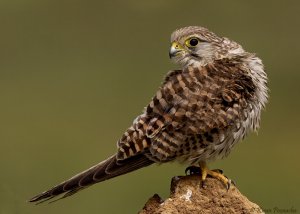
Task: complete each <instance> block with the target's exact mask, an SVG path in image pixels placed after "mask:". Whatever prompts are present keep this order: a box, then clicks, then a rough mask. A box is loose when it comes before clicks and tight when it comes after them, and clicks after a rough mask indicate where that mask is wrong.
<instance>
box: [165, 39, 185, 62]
mask: <svg viewBox="0 0 300 214" xmlns="http://www.w3.org/2000/svg"><path fill="white" fill-rule="evenodd" d="M183 50H184V49H183V47H182V46H181V45H180V44H179V43H178V42H173V43H172V44H171V47H170V51H169V57H170V58H173V57H175V56H176V55H177V54H178V53H179V52H181V51H183Z"/></svg>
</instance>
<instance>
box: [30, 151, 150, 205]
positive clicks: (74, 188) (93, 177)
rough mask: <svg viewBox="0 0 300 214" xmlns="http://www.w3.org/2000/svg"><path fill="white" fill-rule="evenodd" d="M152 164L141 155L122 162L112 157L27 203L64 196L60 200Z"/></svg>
mask: <svg viewBox="0 0 300 214" xmlns="http://www.w3.org/2000/svg"><path fill="white" fill-rule="evenodd" d="M153 163H154V162H153V161H151V160H149V159H148V158H147V157H146V156H145V155H143V154H139V155H136V156H133V157H131V158H128V159H126V160H123V161H117V160H116V156H115V155H113V156H111V157H110V158H108V159H106V160H104V161H102V162H101V163H98V164H97V165H95V166H93V167H91V168H89V169H87V170H85V171H83V172H81V173H79V174H77V175H75V176H73V177H72V178H70V179H68V180H66V181H64V182H62V183H61V184H59V185H57V186H55V187H53V188H51V189H49V190H47V191H45V192H42V193H40V194H38V195H36V196H34V197H33V198H31V199H30V200H29V202H38V203H42V202H45V201H48V200H50V199H52V198H54V197H56V196H59V195H61V194H64V195H63V196H62V197H61V198H59V199H62V198H65V197H68V196H71V195H73V194H74V193H76V192H78V191H79V190H82V189H84V188H86V187H88V186H91V185H92V184H95V183H98V182H102V181H105V180H107V179H110V178H113V177H116V176H119V175H123V174H126V173H128V172H132V171H134V170H137V169H140V168H142V167H145V166H149V165H151V164H153ZM59 199H57V200H59ZM55 201H56V200H55ZM52 202H53V201H52Z"/></svg>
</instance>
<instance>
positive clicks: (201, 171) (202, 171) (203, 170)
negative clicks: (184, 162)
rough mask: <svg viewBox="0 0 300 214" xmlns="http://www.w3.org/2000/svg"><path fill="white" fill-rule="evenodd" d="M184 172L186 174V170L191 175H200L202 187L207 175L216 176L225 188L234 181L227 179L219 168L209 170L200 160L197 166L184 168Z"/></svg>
mask: <svg viewBox="0 0 300 214" xmlns="http://www.w3.org/2000/svg"><path fill="white" fill-rule="evenodd" d="M185 172H186V174H187V172H189V174H191V175H193V174H197V175H200V176H201V186H202V187H204V183H205V180H206V177H207V176H209V177H212V178H216V179H218V180H219V181H221V182H222V183H223V184H224V185H225V186H226V189H227V190H228V189H229V188H230V185H231V184H234V182H233V181H232V180H231V179H229V178H227V177H226V176H225V175H223V171H222V170H220V169H214V170H210V169H208V167H207V165H206V163H205V162H200V163H199V167H197V166H189V167H188V168H186V170H185ZM234 185H235V184H234Z"/></svg>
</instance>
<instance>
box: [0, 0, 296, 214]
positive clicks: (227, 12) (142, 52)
mask: <svg viewBox="0 0 300 214" xmlns="http://www.w3.org/2000/svg"><path fill="white" fill-rule="evenodd" d="M187 25H201V26H205V27H207V28H209V29H211V30H213V31H214V32H216V33H217V34H219V35H223V36H227V37H229V38H231V39H233V40H236V41H237V42H239V43H241V44H242V45H243V47H244V48H245V49H246V50H248V51H250V52H256V53H257V54H258V56H259V57H261V58H262V59H263V62H264V64H265V67H266V70H267V73H268V76H269V80H270V81H269V86H270V88H271V99H270V102H269V104H268V106H267V110H266V111H265V112H264V113H263V118H262V127H261V129H260V132H259V135H258V136H257V135H255V134H252V135H251V136H249V137H248V138H247V139H246V140H245V141H244V142H242V143H240V144H238V145H237V146H236V147H235V149H234V151H233V152H232V153H231V155H230V156H229V157H228V158H227V159H224V160H221V161H217V162H215V163H213V164H212V166H211V167H217V168H222V169H224V171H225V173H226V175H228V176H229V177H230V178H232V179H233V180H235V181H236V182H237V185H238V187H239V189H240V190H241V191H242V192H243V193H244V194H245V195H247V196H248V197H249V199H250V200H253V201H254V202H256V203H258V204H259V205H260V206H262V207H263V208H265V209H273V208H274V207H279V208H285V209H287V208H292V207H294V208H295V209H297V212H300V196H299V189H300V188H299V186H300V167H299V161H300V158H299V149H300V144H299V136H298V134H299V133H300V126H299V124H300V118H299V108H300V100H299V91H300V84H299V81H300V71H299V67H300V60H299V56H300V55H299V52H300V45H299V38H300V1H296V0H295V1H292V0H290V1H260V0H256V1H254V0H252V1H238V0H235V1H234V0H232V1H199V0H197V1H178V0H177V1H175V0H167V1H157V0H156V1H138V0H128V1H83V0H73V1H66V0H61V1H54V0H44V1H40V0H27V1H21V0H1V2H0V26H1V32H0V99H1V104H0V145H1V149H0V169H1V174H0V213H1V214H2V213H3V214H6V213H8V214H10V213H25V214H27V213H30V214H31V213H32V214H35V213H46V214H47V213H74V214H77V213H92V212H97V213H137V211H138V210H140V209H141V208H142V207H143V205H144V203H145V202H146V200H147V199H148V198H149V197H150V196H152V195H153V194H154V193H158V194H160V195H161V196H163V197H167V196H168V194H169V184H170V180H171V177H172V176H175V175H182V174H183V172H184V169H185V166H180V165H178V164H176V163H175V164H165V165H162V166H159V167H158V166H152V167H149V168H145V169H143V170H140V171H137V172H134V173H131V174H128V175H126V176H122V177H119V178H116V179H113V180H110V181H107V182H104V183H101V184H98V185H96V186H93V187H91V188H88V189H86V190H85V191H82V192H80V193H79V194H76V195H75V196H73V197H71V198H68V199H65V200H63V201H59V202H57V203H54V204H50V205H48V204H45V205H44V204H43V205H40V206H35V205H33V204H29V203H27V202H26V200H27V199H28V198H29V197H31V196H33V195H34V194H36V193H39V192H40V191H43V190H45V189H46V188H48V187H51V186H52V185H54V184H57V183H58V182H61V181H62V180H64V179H66V178H69V177H70V176H72V175H73V174H75V173H77V172H79V171H81V170H84V169H85V168H87V167H89V166H91V165H92V164H95V163H97V162H99V161H100V160H102V159H104V158H106V157H108V156H109V155H111V154H112V153H114V152H115V150H116V141H117V140H118V138H119V137H120V136H121V135H122V133H123V131H124V130H125V129H126V128H127V127H128V126H129V125H130V124H131V122H132V121H133V119H134V118H135V117H136V116H137V115H138V114H139V113H141V111H142V109H143V107H144V106H145V105H146V104H147V103H148V102H149V101H150V98H151V97H152V95H154V93H155V91H156V89H157V88H158V87H159V85H160V83H161V81H162V78H163V76H164V75H165V74H166V73H167V71H168V70H170V69H173V68H175V65H173V64H172V63H171V62H170V61H169V59H168V49H169V36H170V34H171V32H172V31H173V30H174V29H176V28H178V27H182V26H187Z"/></svg>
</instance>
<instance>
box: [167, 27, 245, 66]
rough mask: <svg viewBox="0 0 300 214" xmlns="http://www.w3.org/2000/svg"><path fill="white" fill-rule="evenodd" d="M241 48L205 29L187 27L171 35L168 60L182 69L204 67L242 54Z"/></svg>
mask: <svg viewBox="0 0 300 214" xmlns="http://www.w3.org/2000/svg"><path fill="white" fill-rule="evenodd" d="M243 52H244V50H243V49H242V47H241V46H240V45H239V44H237V43H236V42H234V41H231V40H229V39H227V38H225V37H219V36H217V35H216V34H214V33H213V32H211V31H209V30H208V29H206V28H203V27H198V26H189V27H184V28H180V29H177V30H176V31H174V32H173V33H172V35H171V47H170V51H169V56H170V58H171V59H172V60H173V61H175V62H176V63H178V64H180V65H181V66H183V67H186V66H190V65H205V64H207V63H210V62H212V61H214V60H217V59H221V58H226V57H231V56H232V55H235V54H240V53H243Z"/></svg>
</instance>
